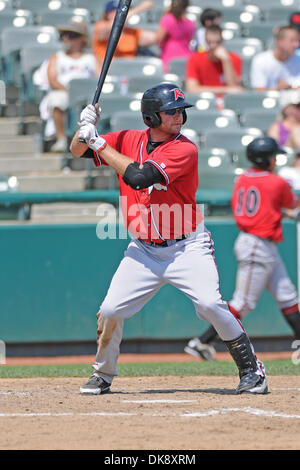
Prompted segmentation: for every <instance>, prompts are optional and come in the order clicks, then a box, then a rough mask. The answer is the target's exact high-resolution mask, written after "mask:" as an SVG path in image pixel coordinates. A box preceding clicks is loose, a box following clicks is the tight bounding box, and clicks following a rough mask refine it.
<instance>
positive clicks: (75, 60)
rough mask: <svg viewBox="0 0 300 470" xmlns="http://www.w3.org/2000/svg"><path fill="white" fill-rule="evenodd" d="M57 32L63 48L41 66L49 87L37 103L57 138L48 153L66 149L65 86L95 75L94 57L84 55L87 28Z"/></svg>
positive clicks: (74, 24) (72, 26)
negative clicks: (77, 79) (73, 80)
mask: <svg viewBox="0 0 300 470" xmlns="http://www.w3.org/2000/svg"><path fill="white" fill-rule="evenodd" d="M57 30H58V32H59V34H60V38H61V41H62V46H63V48H62V50H60V51H58V52H56V53H55V54H53V55H51V56H50V57H49V60H48V61H47V62H45V63H44V64H42V66H41V67H42V68H43V70H45V71H46V77H45V78H46V79H47V82H48V86H49V91H48V93H47V94H46V96H45V97H44V98H43V100H42V101H41V103H40V113H41V118H42V119H43V120H45V121H47V126H46V127H48V129H49V128H52V129H53V131H54V132H55V136H56V142H55V143H54V144H53V145H52V147H51V148H50V151H51V152H63V151H64V150H65V149H66V145H67V138H66V135H65V111H66V109H67V107H68V83H69V82H70V81H71V80H72V79H74V78H85V77H91V76H94V75H96V74H97V73H98V67H97V61H96V59H95V57H94V55H93V54H91V53H89V52H86V51H85V48H86V46H87V45H88V29H87V25H86V24H85V23H83V22H70V24H68V25H66V26H58V27H57ZM49 134H50V131H48V136H49ZM52 134H53V132H52ZM46 135H47V132H46Z"/></svg>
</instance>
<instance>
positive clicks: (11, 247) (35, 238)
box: [0, 220, 297, 344]
mask: <svg viewBox="0 0 300 470" xmlns="http://www.w3.org/2000/svg"><path fill="white" fill-rule="evenodd" d="M206 226H207V228H208V229H209V230H210V231H211V233H212V237H213V240H214V242H215V258H216V262H217V265H218V269H219V274H220V284H221V291H222V293H223V297H224V299H225V300H230V298H231V295H232V292H233V289H234V281H235V272H236V262H235V259H234V256H233V243H234V240H235V238H236V236H237V234H238V231H237V228H236V226H235V224H234V222H233V221H231V220H226V221H225V220H208V221H207V223H206ZM284 236H285V242H284V243H283V244H281V245H280V252H281V254H282V256H283V259H284V261H285V263H286V267H287V269H288V272H289V274H290V275H291V278H292V280H293V282H294V283H295V284H296V285H297V256H296V253H297V248H296V224H295V223H294V222H293V221H285V222H284ZM0 240H1V243H0V250H1V270H0V286H1V287H0V288H1V315H0V316H1V320H0V339H1V340H3V341H5V342H6V343H8V344H9V343H35V342H37V343H38V342H64V341H66V342H67V341H94V340H95V328H96V316H95V315H96V312H97V310H98V307H99V305H100V303H101V301H102V299H103V298H104V296H105V294H106V291H107V289H108V286H109V283H110V280H111V278H112V275H113V273H114V271H115V269H116V268H117V266H118V264H119V261H120V259H121V257H122V256H123V253H124V250H125V249H126V246H127V244H128V242H129V239H126V240H108V239H107V240H99V239H98V238H97V236H96V227H95V225H47V226H44V225H41V226H37V225H36V226H30V225H28V226H25V225H19V226H13V225H11V226H2V227H1V228H0ZM199 282H203V288H205V285H204V283H205V280H203V281H201V280H199ZM244 325H245V326H246V328H247V332H248V334H249V335H251V336H256V337H268V336H270V337H271V336H282V335H290V334H291V330H290V329H289V327H288V326H287V324H286V323H285V321H284V320H283V319H282V317H281V314H280V312H279V310H278V308H277V305H276V303H275V302H274V300H273V299H272V297H271V296H270V294H268V293H267V292H264V294H263V296H262V298H261V299H260V302H259V304H258V306H257V308H256V310H255V311H254V312H252V313H251V314H250V315H249V316H248V317H247V318H246V320H245V321H244ZM206 327H207V323H205V322H203V321H199V319H198V318H197V317H196V315H195V313H194V307H193V305H192V303H191V302H190V301H189V300H188V299H187V298H186V297H185V296H184V295H183V294H182V293H180V292H179V291H177V290H176V289H175V288H173V287H172V286H166V287H164V288H162V289H161V291H160V292H159V293H158V294H157V295H156V296H155V297H154V298H153V299H152V300H151V301H150V302H149V303H148V304H147V305H146V306H145V307H144V308H143V310H142V311H141V312H139V313H138V314H136V315H135V316H134V317H132V318H130V319H128V320H126V321H125V327H124V339H184V338H190V337H192V336H194V335H198V334H199V333H201V332H202V331H204V329H205V328H206Z"/></svg>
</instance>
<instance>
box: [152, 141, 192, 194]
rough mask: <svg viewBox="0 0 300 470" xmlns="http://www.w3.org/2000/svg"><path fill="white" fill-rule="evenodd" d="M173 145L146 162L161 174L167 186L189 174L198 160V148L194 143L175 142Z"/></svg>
mask: <svg viewBox="0 0 300 470" xmlns="http://www.w3.org/2000/svg"><path fill="white" fill-rule="evenodd" d="M173 144H174V145H170V146H166V147H165V148H164V149H162V150H161V152H159V154H158V155H157V156H155V157H154V158H149V159H147V160H146V161H147V162H149V163H152V164H153V165H154V166H155V167H156V168H157V169H158V170H159V171H160V172H161V174H162V175H163V177H164V179H165V182H166V184H167V185H169V184H170V183H172V182H173V181H175V180H176V179H178V178H181V177H182V176H183V175H184V174H185V173H189V172H190V171H191V170H192V169H193V168H194V167H195V164H196V163H197V159H198V151H197V147H196V146H195V145H194V144H193V143H190V142H180V141H177V142H176V141H175V142H173Z"/></svg>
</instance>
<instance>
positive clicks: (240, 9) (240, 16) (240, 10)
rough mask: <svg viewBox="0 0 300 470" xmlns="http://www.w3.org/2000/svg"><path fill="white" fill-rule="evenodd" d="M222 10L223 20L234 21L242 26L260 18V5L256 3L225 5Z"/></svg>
mask: <svg viewBox="0 0 300 470" xmlns="http://www.w3.org/2000/svg"><path fill="white" fill-rule="evenodd" d="M220 11H221V13H222V21H225V22H227V21H233V22H235V23H238V24H240V25H241V26H244V25H249V24H251V23H253V22H255V21H259V20H260V7H258V6H255V5H239V6H238V5H237V6H233V7H225V6H223V7H222V8H220ZM254 37H255V36H254Z"/></svg>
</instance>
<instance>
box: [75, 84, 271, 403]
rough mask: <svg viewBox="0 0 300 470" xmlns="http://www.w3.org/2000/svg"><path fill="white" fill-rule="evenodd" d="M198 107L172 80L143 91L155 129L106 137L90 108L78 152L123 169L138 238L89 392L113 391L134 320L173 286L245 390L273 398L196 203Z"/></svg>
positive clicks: (108, 314)
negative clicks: (211, 331) (190, 129)
mask: <svg viewBox="0 0 300 470" xmlns="http://www.w3.org/2000/svg"><path fill="white" fill-rule="evenodd" d="M191 106H192V105H191V104H189V103H188V102H186V101H185V97H184V94H183V92H182V90H181V89H180V88H179V87H177V86H175V85H174V84H170V83H164V84H161V85H157V86H154V87H153V88H150V89H149V90H147V91H146V92H145V93H144V95H143V98H142V102H141V111H142V116H143V120H144V123H145V124H146V126H147V129H146V130H141V131H135V130H122V131H119V132H112V133H109V134H106V135H105V136H104V135H102V136H99V135H98V133H97V130H96V124H97V121H98V119H99V112H98V110H97V109H96V108H95V107H94V106H91V105H89V106H87V107H86V108H85V109H84V110H83V111H82V113H81V116H80V119H81V121H80V123H79V125H80V129H79V131H77V133H76V134H75V136H74V138H73V140H72V143H71V147H70V149H71V152H72V153H73V154H74V155H75V156H77V157H82V156H83V157H92V158H94V161H95V163H96V165H97V166H99V165H100V164H102V163H105V164H107V165H109V166H111V167H112V168H113V169H114V170H115V171H116V172H117V174H118V177H119V183H120V194H121V205H122V210H123V217H124V221H125V226H126V228H127V229H128V231H129V233H130V234H131V236H132V241H131V242H130V243H129V246H128V248H127V250H126V252H125V254H124V258H123V259H122V261H121V263H120V265H119V267H118V269H117V271H116V273H115V275H114V277H113V279H112V282H111V285H110V287H109V290H108V292H107V295H106V297H105V299H104V300H103V302H102V303H101V306H100V309H99V312H98V314H97V317H98V323H97V337H98V340H99V341H98V350H97V355H96V362H95V364H94V365H93V367H94V372H93V374H92V376H91V377H90V379H89V380H88V382H87V383H86V384H84V385H83V386H82V387H81V388H80V392H81V393H82V394H92V395H99V394H102V393H106V392H108V391H109V390H110V386H111V383H112V380H113V378H114V376H116V375H117V370H116V366H117V359H118V356H119V346H120V343H121V340H122V330H123V322H124V319H125V318H129V317H131V316H132V315H134V314H135V313H137V312H138V311H140V310H141V309H142V308H143V307H144V305H145V304H146V303H147V302H148V301H149V300H150V299H151V298H152V297H153V296H154V295H155V294H156V292H158V290H159V289H160V288H161V287H162V286H164V285H166V284H171V285H173V286H174V287H176V288H178V289H179V290H180V291H181V292H183V293H184V294H185V295H186V296H187V297H188V298H189V299H190V300H191V301H192V302H193V304H194V306H195V310H196V314H197V315H198V317H199V318H200V319H204V320H206V321H209V322H210V323H212V324H213V325H214V327H215V328H216V330H217V331H218V334H219V336H220V337H221V338H222V339H223V340H224V342H225V343H226V345H227V347H228V349H229V351H230V353H231V355H232V357H233V359H234V361H235V362H236V364H237V367H238V369H239V375H240V384H239V386H238V388H237V393H244V392H249V393H259V394H261V393H266V392H267V382H266V378H265V373H264V368H263V364H262V363H260V362H259V361H257V359H256V357H255V355H254V353H253V349H252V345H251V344H250V342H249V339H248V337H247V335H246V333H245V331H244V329H243V328H242V326H241V324H240V322H239V321H238V320H237V319H236V318H235V317H234V316H233V315H232V314H231V313H230V311H229V309H228V306H227V303H226V302H224V301H223V299H222V297H221V294H220V291H219V277H218V271H217V268H216V264H215V260H214V257H213V242H212V240H211V237H210V233H209V232H208V231H207V230H206V228H205V227H204V225H203V223H202V222H203V220H202V216H201V213H200V210H199V209H198V207H197V204H196V200H195V194H196V190H197V187H198V151H197V147H196V145H194V144H193V143H192V142H191V141H190V140H189V139H187V138H186V137H184V136H183V135H182V134H181V127H182V125H183V124H184V123H185V121H186V119H187V113H186V109H187V108H190V107H191ZM79 139H84V140H85V142H86V143H83V142H80V141H79Z"/></svg>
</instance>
